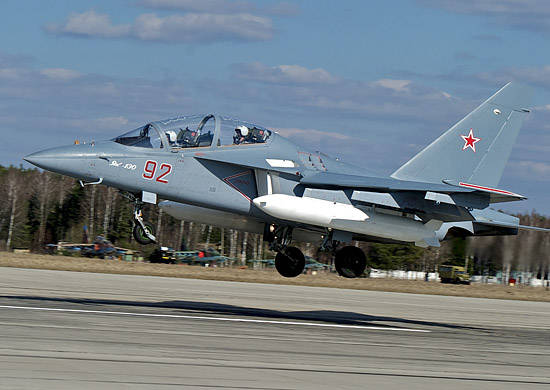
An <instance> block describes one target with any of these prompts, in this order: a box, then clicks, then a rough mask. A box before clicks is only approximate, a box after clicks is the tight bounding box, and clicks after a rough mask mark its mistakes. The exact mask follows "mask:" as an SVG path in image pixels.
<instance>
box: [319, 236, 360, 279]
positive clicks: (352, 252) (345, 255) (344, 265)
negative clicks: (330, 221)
mask: <svg viewBox="0 0 550 390" xmlns="http://www.w3.org/2000/svg"><path fill="white" fill-rule="evenodd" d="M339 244H340V243H339V242H338V241H335V240H334V239H333V231H332V230H331V231H329V232H328V234H327V235H326V236H325V238H324V240H323V243H322V244H321V250H324V251H331V252H333V253H334V267H335V268H336V272H338V275H340V276H343V277H344V278H358V277H360V276H361V275H363V273H364V272H365V269H366V268H367V257H366V256H365V253H364V252H363V251H362V250H361V248H358V247H356V246H351V245H350V246H345V247H343V248H341V249H337V248H338V245H339Z"/></svg>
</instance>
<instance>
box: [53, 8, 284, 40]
mask: <svg viewBox="0 0 550 390" xmlns="http://www.w3.org/2000/svg"><path fill="white" fill-rule="evenodd" d="M45 29H46V31H48V32H50V33H52V34H56V35H65V36H77V37H85V38H126V39H137V40H141V41H151V42H181V43H193V42H201V43H211V42H221V41H266V40H269V39H271V38H272V37H273V32H274V30H273V25H272V22H271V20H270V19H268V18H265V17H261V16H256V15H252V14H248V13H239V14H212V13H187V14H184V15H168V16H157V15H156V14H154V13H150V14H141V15H139V16H137V18H136V19H135V20H134V21H133V22H132V23H131V24H120V25H115V24H113V23H112V22H111V19H110V17H109V15H106V14H99V13H97V12H95V11H93V10H90V11H86V12H84V13H81V14H78V13H73V14H71V15H69V17H68V19H67V20H66V22H65V23H63V24H61V25H59V24H49V25H47V26H45Z"/></svg>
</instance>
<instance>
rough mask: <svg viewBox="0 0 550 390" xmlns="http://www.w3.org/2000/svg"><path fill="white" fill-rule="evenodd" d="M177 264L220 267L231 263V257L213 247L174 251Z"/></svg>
mask: <svg viewBox="0 0 550 390" xmlns="http://www.w3.org/2000/svg"><path fill="white" fill-rule="evenodd" d="M175 256H176V259H177V263H178V264H188V265H202V266H204V267H220V266H222V267H223V266H226V265H228V264H230V263H231V261H232V259H230V258H229V257H226V256H222V255H221V254H220V252H218V251H217V250H215V249H213V248H207V249H204V250H196V251H178V252H175Z"/></svg>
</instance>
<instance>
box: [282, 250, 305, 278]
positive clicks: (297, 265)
mask: <svg viewBox="0 0 550 390" xmlns="http://www.w3.org/2000/svg"><path fill="white" fill-rule="evenodd" d="M305 266H306V258H305V257H304V254H303V253H302V251H301V250H300V249H298V248H296V247H294V246H289V247H287V248H286V249H285V250H284V253H283V252H277V256H275V268H276V269H277V271H278V272H279V274H281V276H284V277H285V278H295V277H296V276H298V275H300V274H301V273H302V272H304V268H305Z"/></svg>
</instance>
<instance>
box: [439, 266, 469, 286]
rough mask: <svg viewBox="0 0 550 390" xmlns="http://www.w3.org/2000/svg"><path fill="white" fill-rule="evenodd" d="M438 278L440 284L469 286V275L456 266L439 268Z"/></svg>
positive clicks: (463, 269)
mask: <svg viewBox="0 0 550 390" xmlns="http://www.w3.org/2000/svg"><path fill="white" fill-rule="evenodd" d="M439 277H440V278H441V283H455V284H470V275H469V274H468V273H467V272H466V269H465V268H464V267H460V266H458V265H441V266H439Z"/></svg>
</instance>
